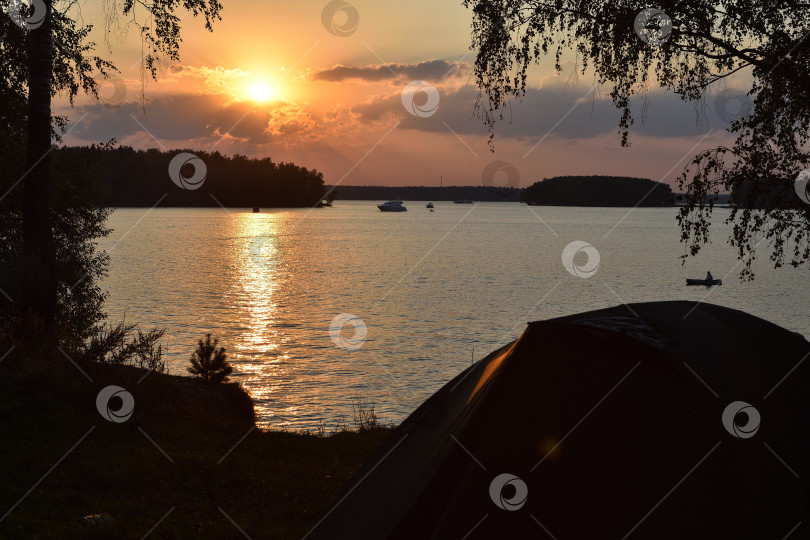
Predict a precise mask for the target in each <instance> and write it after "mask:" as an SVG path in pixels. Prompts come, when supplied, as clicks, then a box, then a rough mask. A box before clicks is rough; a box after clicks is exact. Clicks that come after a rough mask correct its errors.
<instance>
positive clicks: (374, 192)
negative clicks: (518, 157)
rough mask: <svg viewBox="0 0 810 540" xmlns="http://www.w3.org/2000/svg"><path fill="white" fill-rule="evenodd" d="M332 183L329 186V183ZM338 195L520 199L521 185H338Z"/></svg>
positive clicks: (369, 198) (373, 198)
mask: <svg viewBox="0 0 810 540" xmlns="http://www.w3.org/2000/svg"><path fill="white" fill-rule="evenodd" d="M327 187H330V186H327ZM336 189H337V198H338V199H342V200H344V201H377V200H379V201H382V200H386V201H388V200H392V199H402V200H408V201H455V200H459V199H470V200H473V201H498V202H518V201H520V193H521V191H522V190H521V189H519V188H509V187H494V186H446V187H426V186H405V187H390V186H338V187H337V188H336Z"/></svg>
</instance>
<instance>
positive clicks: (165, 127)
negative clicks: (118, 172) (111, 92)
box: [71, 94, 312, 144]
mask: <svg viewBox="0 0 810 540" xmlns="http://www.w3.org/2000/svg"><path fill="white" fill-rule="evenodd" d="M77 110H78V112H79V113H80V114H85V116H84V118H83V120H82V122H81V124H80V125H79V126H77V127H76V128H75V129H74V130H73V131H71V135H72V136H74V137H76V138H78V139H81V140H84V141H88V142H96V141H105V140H109V139H110V138H115V139H118V140H122V139H124V138H126V137H128V136H130V135H134V134H136V133H138V132H141V131H144V130H147V131H148V133H149V134H151V136H153V137H154V138H156V139H157V140H158V141H160V142H161V143H162V144H165V141H185V140H190V139H218V138H220V137H222V136H223V135H225V134H226V133H227V134H229V135H230V136H232V137H236V138H239V139H243V140H244V141H245V142H249V143H266V142H270V141H271V140H272V139H273V137H274V136H275V135H277V134H292V133H297V134H300V133H301V132H302V131H305V130H307V129H308V128H309V127H310V126H311V123H312V121H311V119H310V118H309V116H308V115H307V114H306V113H303V112H302V111H301V110H300V109H297V108H296V107H295V106H294V105H291V104H288V103H285V102H281V101H279V102H273V103H269V104H266V105H261V106H256V105H255V104H253V103H251V102H228V98H227V97H226V96H223V95H212V94H200V95H193V94H175V95H172V96H165V97H159V98H156V99H154V100H152V101H150V102H149V103H148V104H147V105H146V112H145V113H144V109H143V108H142V107H141V105H140V103H134V102H132V103H124V104H122V105H120V106H117V107H110V106H103V105H88V106H84V107H78V108H77Z"/></svg>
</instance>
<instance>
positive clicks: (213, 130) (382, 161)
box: [55, 0, 742, 187]
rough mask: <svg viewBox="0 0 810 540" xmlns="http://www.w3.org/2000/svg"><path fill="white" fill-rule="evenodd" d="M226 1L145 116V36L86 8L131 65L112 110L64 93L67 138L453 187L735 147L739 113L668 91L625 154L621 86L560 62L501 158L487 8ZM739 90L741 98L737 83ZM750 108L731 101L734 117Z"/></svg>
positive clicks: (635, 166)
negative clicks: (487, 95) (486, 80)
mask: <svg viewBox="0 0 810 540" xmlns="http://www.w3.org/2000/svg"><path fill="white" fill-rule="evenodd" d="M222 3H223V5H224V9H223V12H222V21H220V22H218V23H216V24H215V26H214V32H213V33H209V32H207V31H206V30H205V29H204V28H203V24H202V22H201V21H200V20H199V19H194V18H193V17H192V16H191V15H187V16H185V17H184V18H183V20H182V23H181V24H182V28H183V30H182V32H183V33H182V37H183V43H182V46H181V51H180V54H181V62H180V63H177V64H170V63H166V64H165V65H164V66H163V67H162V68H161V74H160V77H159V80H158V81H157V82H154V81H152V80H149V81H148V83H147V86H146V100H147V103H146V110H145V112H144V110H143V107H142V106H141V102H140V91H141V81H140V72H139V58H140V43H139V39H138V35H137V32H136V31H135V29H134V28H130V29H129V30H128V31H127V29H126V27H123V28H122V29H121V31H119V32H114V33H113V34H111V35H112V36H113V37H112V39H111V40H110V43H109V46H108V45H107V44H106V43H105V40H104V24H103V17H102V13H101V8H100V7H99V6H98V4H102V3H101V2H86V3H85V4H84V5H83V7H82V8H81V10H82V17H83V19H84V21H85V22H86V23H90V24H94V26H95V28H94V30H93V33H92V37H93V39H94V41H96V42H97V44H98V46H97V52H98V53H99V54H100V55H101V56H103V57H105V58H108V59H110V60H112V61H113V62H114V63H115V64H116V65H117V67H118V68H119V69H120V71H121V73H120V77H121V80H122V82H120V83H119V82H115V83H113V82H106V83H104V84H103V85H102V89H101V95H102V98H103V101H102V102H101V103H99V102H98V101H95V100H93V99H91V98H89V97H83V98H80V99H79V100H77V102H76V105H75V107H74V108H73V109H72V110H71V109H70V108H69V106H68V105H67V103H66V101H65V100H64V99H59V100H57V102H56V104H55V109H56V111H57V112H58V113H62V114H67V115H68V116H69V117H70V119H71V121H73V122H78V124H77V125H76V126H75V127H74V128H73V129H72V130H71V132H70V133H69V135H68V136H67V137H66V139H65V142H66V143H67V144H75V145H80V144H91V143H97V142H102V141H107V140H109V139H111V138H115V139H116V140H117V141H118V142H119V143H120V144H125V145H130V146H133V147H136V148H150V147H156V148H164V149H174V148H191V149H201V150H212V149H215V150H219V151H220V152H222V153H225V154H234V153H241V154H246V155H249V156H256V157H264V156H269V157H271V158H272V159H273V160H275V161H292V162H295V163H297V164H300V165H303V166H306V167H309V168H315V169H318V170H320V171H322V172H323V173H324V175H325V179H326V182H327V183H328V184H334V183H337V182H341V183H343V184H345V185H364V184H369V185H438V183H439V177H440V175H441V176H443V177H444V183H445V185H477V184H480V183H481V174H482V171H483V169H484V168H485V167H486V165H487V164H489V163H490V162H491V161H493V160H496V159H498V160H503V161H507V162H509V163H511V164H512V165H514V166H515V167H516V168H517V170H518V171H519V173H520V184H519V185H520V187H526V186H528V185H530V184H532V183H533V182H535V181H536V180H539V179H542V178H544V177H551V176H556V175H563V174H611V175H628V176H643V177H648V178H652V179H654V180H662V181H668V182H670V183H671V182H672V181H673V180H674V179H675V178H676V177H677V175H678V174H679V173H680V172H681V170H682V167H683V165H684V164H685V163H686V161H687V160H688V158H689V157H691V156H693V155H694V154H695V153H696V152H697V151H699V150H700V149H703V148H707V147H710V146H714V145H717V144H718V143H720V142H721V141H725V142H729V140H730V139H729V137H728V134H727V133H726V132H725V131H724V130H725V127H726V126H727V123H726V122H724V120H723V117H724V116H726V117H727V116H728V114H729V113H723V112H721V113H720V114H716V113H715V112H714V111H713V107H714V106H715V104H716V103H717V100H712V99H708V100H707V102H706V109H705V111H704V113H705V116H706V118H705V120H704V122H703V123H702V124H701V123H699V122H698V116H697V113H696V109H695V106H694V105H693V104H685V103H683V102H681V101H680V100H679V98H678V97H677V96H675V95H673V94H670V93H664V92H662V91H660V90H656V89H653V91H652V92H651V94H650V96H649V99H648V114H647V117H646V120H645V122H644V123H643V124H642V122H641V119H640V118H637V122H636V126H635V128H634V130H633V132H632V133H631V143H632V148H630V149H625V148H621V146H620V144H619V136H618V135H617V121H618V118H619V112H618V111H617V110H616V109H615V108H614V107H613V105H612V103H611V102H610V100H609V99H608V97H607V93H608V91H609V88H605V87H603V88H601V89H599V90H597V91H595V92H593V91H591V88H592V85H593V80H592V78H591V77H589V76H584V77H583V76H580V77H579V78H578V80H577V78H576V77H574V76H571V73H572V69H573V64H572V63H571V62H570V61H571V60H572V59H571V58H569V59H567V60H568V63H566V64H565V66H564V68H565V73H563V74H562V75H560V76H558V75H555V74H554V72H553V70H552V69H551V65H550V63H546V64H544V65H541V66H539V67H538V68H536V69H535V70H534V71H533V73H532V76H531V78H530V85H531V88H530V90H529V92H528V94H527V96H526V98H525V99H524V100H523V102H522V103H514V104H513V106H512V108H511V111H510V110H507V111H506V118H505V120H504V121H503V122H501V123H500V124H499V125H498V127H497V129H496V151H495V153H494V154H493V153H491V152H490V151H489V149H488V147H487V132H486V128H485V127H484V125H483V124H482V123H481V121H480V120H479V119H477V118H474V117H473V103H474V101H475V97H476V94H477V89H476V87H475V86H474V84H473V79H472V75H471V73H470V62H472V60H473V58H474V53H473V52H471V51H470V50H469V44H470V22H471V14H470V12H469V11H468V10H467V9H465V8H464V7H463V6H462V5H461V1H460V0H453V1H449V2H442V3H436V2H430V1H427V0H417V1H411V2H407V3H404V2H401V3H400V2H380V1H375V2H374V1H370V0H369V1H360V0H354V1H353V2H352V3H351V5H350V6H348V7H344V8H343V9H342V10H338V11H337V12H336V13H335V14H334V16H333V17H329V13H328V12H326V14H325V13H324V10H325V8H328V6H334V4H330V3H329V2H326V1H323V0H305V1H296V2H266V1H253V0H240V1H239V2H235V1H229V0H223V2H222ZM183 13H184V12H180V13H179V14H180V15H183ZM354 13H356V15H357V19H358V20H357V24H356V28H355V25H354V22H355V20H354V18H353V14H354ZM325 21H326V22H325ZM329 21H332V24H333V25H334V26H332V29H333V31H334V33H333V32H330V31H329V28H328V27H329V24H328V22H329ZM335 34H347V35H335ZM413 81H424V82H425V83H428V84H429V85H431V86H432V87H433V88H435V91H434V90H431V89H428V90H427V92H423V91H418V92H416V93H414V94H412V97H413V98H414V99H413V102H414V104H415V106H414V107H413V108H412V109H411V111H410V112H409V111H408V110H407V109H406V106H405V104H404V103H403V90H404V89H405V88H406V87H407V86H408V85H409V84H410V83H412V82H413ZM728 86H729V89H728V90H727V91H726V92H727V93H734V92H736V91H737V90H736V89H735V87H734V82H729V83H728ZM739 87H742V85H740V86H739ZM408 95H409V94H407V92H406V97H407V96H408ZM436 100H438V105H437V106H436ZM405 101H406V102H407V100H405ZM732 101H733V100H732ZM734 106H735V105H734V103H731V104H730V105H729V104H726V107H727V108H728V107H731V109H732V113H733V107H734ZM637 110H638V111H639V112H640V111H641V103H640V102H639V103H638V104H637ZM637 116H638V115H637ZM712 130H713V131H712ZM505 181H506V177H505V176H504V178H500V177H496V178H495V181H494V184H495V185H498V184H499V182H500V183H501V184H503V183H505Z"/></svg>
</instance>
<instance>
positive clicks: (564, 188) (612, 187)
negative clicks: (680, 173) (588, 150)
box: [521, 176, 674, 206]
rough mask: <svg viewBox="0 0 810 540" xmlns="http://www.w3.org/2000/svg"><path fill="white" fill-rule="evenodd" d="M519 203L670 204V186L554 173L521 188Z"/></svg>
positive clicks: (658, 183) (631, 180)
mask: <svg viewBox="0 0 810 540" xmlns="http://www.w3.org/2000/svg"><path fill="white" fill-rule="evenodd" d="M521 202H525V203H527V204H530V205H544V206H671V205H672V204H673V202H674V198H673V194H672V188H670V187H669V186H668V185H667V184H664V183H661V182H656V181H654V180H649V179H647V178H631V177H627V176H556V177H554V178H544V179H543V180H541V181H539V182H535V183H534V184H532V185H531V186H529V187H527V188H526V189H524V190H523V193H522V194H521Z"/></svg>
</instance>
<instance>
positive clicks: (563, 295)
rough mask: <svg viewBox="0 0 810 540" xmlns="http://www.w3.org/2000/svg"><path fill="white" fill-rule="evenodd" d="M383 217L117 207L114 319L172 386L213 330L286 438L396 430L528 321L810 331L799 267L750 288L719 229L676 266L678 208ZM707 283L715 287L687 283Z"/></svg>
mask: <svg viewBox="0 0 810 540" xmlns="http://www.w3.org/2000/svg"><path fill="white" fill-rule="evenodd" d="M375 204H376V203H374V202H371V201H368V202H366V201H338V202H337V204H336V206H334V207H332V208H322V209H315V210H307V209H293V210H286V209H281V210H263V211H262V212H261V213H258V214H254V213H251V212H249V211H236V210H230V211H228V210H224V209H154V210H151V211H149V210H147V209H121V210H118V211H116V212H115V213H114V214H113V215H112V217H111V218H110V226H111V227H112V228H113V229H114V232H113V234H112V235H111V236H110V238H108V239H106V240H105V242H103V244H102V247H104V248H105V249H107V250H108V251H109V253H110V256H111V267H110V275H109V277H108V278H107V279H106V280H105V282H104V287H105V289H107V290H109V292H110V298H109V301H108V303H107V310H108V312H109V314H110V319H111V320H112V321H114V322H116V321H118V320H120V319H121V317H122V316H123V315H124V314H126V318H127V321H129V322H136V323H139V324H140V325H141V326H142V327H152V326H157V327H161V328H166V336H165V342H166V343H167V344H168V347H169V349H168V359H169V362H170V372H171V373H176V374H184V373H185V369H186V367H187V365H188V358H189V357H190V356H191V353H192V351H193V350H194V348H195V346H196V340H197V339H198V338H200V337H201V336H203V335H204V334H205V333H206V332H211V333H212V334H213V335H214V336H215V337H218V338H219V339H220V341H221V344H222V345H224V346H225V347H226V348H227V349H228V353H229V356H230V360H231V362H232V364H233V365H234V374H233V379H234V380H236V381H238V382H240V383H241V384H242V385H244V387H245V388H246V389H247V390H248V392H250V394H251V395H252V396H253V398H254V399H255V402H256V406H257V412H258V415H259V421H260V425H261V426H262V427H264V428H276V429H278V428H288V429H313V428H316V427H317V426H318V425H319V424H320V423H322V422H323V423H324V424H325V426H326V428H327V430H329V429H332V428H334V427H335V426H336V425H338V424H340V423H341V422H346V423H348V424H351V419H352V403H353V401H354V400H357V399H360V400H362V401H365V402H367V403H370V404H373V405H374V406H375V409H376V412H377V414H378V416H379V417H380V418H381V419H382V420H383V421H392V422H396V423H398V422H400V421H401V420H403V419H404V418H405V417H406V416H407V415H408V414H410V413H411V412H412V411H413V410H414V409H415V408H416V407H417V406H418V405H419V404H421V403H422V402H423V401H424V400H425V399H426V398H427V397H428V396H430V395H431V394H432V393H433V392H435V391H436V390H437V389H439V388H440V387H441V386H442V385H443V384H445V383H446V382H447V381H448V380H450V379H451V378H452V377H454V376H455V375H456V374H458V373H459V372H460V371H461V370H463V369H465V368H466V367H467V366H469V365H470V363H471V361H472V360H477V359H479V358H481V357H483V356H485V355H486V354H488V353H489V352H490V351H492V350H494V349H495V348H497V347H499V346H501V345H503V344H505V343H507V342H509V341H511V340H513V339H515V338H516V337H517V336H519V335H520V333H521V332H522V330H523V328H524V326H525V324H526V323H527V322H528V321H533V320H538V319H545V318H550V317H557V316H561V315H568V314H572V313H577V312H582V311H586V310H591V309H598V308H602V307H608V306H613V305H617V304H619V303H622V302H626V303H632V302H640V301H651V300H674V299H680V300H684V299H685V300H705V301H707V302H712V303H716V304H720V305H724V306H729V307H734V308H738V309H742V310H745V311H747V312H749V313H752V314H754V315H757V316H759V317H763V318H765V319H768V320H771V321H773V322H775V323H777V324H780V325H782V326H784V327H786V328H788V329H790V330H794V331H797V332H799V333H801V334H803V335H805V336H810V313H808V310H807V306H808V305H810V289H808V287H807V277H808V276H807V270H806V269H805V270H801V269H799V270H796V269H793V268H784V269H779V270H774V269H772V268H770V267H769V265H768V264H767V260H768V259H767V253H765V252H763V253H761V258H762V259H763V261H762V262H761V264H758V265H757V266H756V269H757V273H758V275H757V279H756V281H754V282H753V283H744V282H741V281H740V280H739V277H738V275H739V269H740V266H741V265H740V263H738V261H737V259H736V257H735V252H734V251H733V250H732V249H731V248H730V247H729V246H728V245H727V244H726V240H725V239H726V238H727V236H728V232H729V228H728V227H726V226H725V225H717V226H715V227H714V228H713V230H712V231H713V239H714V244H713V245H711V246H709V247H707V248H706V249H705V251H704V252H703V253H701V255H700V256H699V257H698V258H697V259H690V260H688V261H687V263H686V265H685V266H681V260H680V259H679V255H681V254H682V253H683V247H682V246H681V244H680V243H679V241H678V238H679V230H678V227H677V225H676V222H675V214H676V212H677V210H676V209H672V208H667V209H636V210H633V211H632V212H629V209H626V208H566V207H528V206H523V205H519V204H515V203H478V204H476V205H455V204H452V203H449V202H438V203H435V204H436V210H435V212H429V211H428V210H426V209H425V203H424V202H421V203H420V202H406V206H407V207H408V209H409V211H408V212H402V213H381V212H379V211H378V210H377V208H376V207H375ZM628 212H629V214H628ZM727 212H728V211H727V210H722V209H721V210H717V211H716V215H715V218H716V219H715V222H716V223H719V222H721V221H722V217H725V216H726V215H727ZM573 241H584V242H588V243H589V244H590V245H592V246H593V247H594V248H595V250H596V251H597V252H598V263H599V264H598V267H597V268H596V271H595V273H593V275H592V276H591V277H589V278H583V277H577V276H575V275H573V274H571V273H569V272H568V271H567V270H566V268H565V267H564V266H563V262H562V254H563V250H564V248H565V247H566V246H567V245H568V244H569V243H571V242H573ZM586 251H587V250H585V252H580V253H579V254H578V255H577V256H576V257H575V258H574V263H575V264H576V265H577V266H578V267H579V268H580V269H581V270H580V273H582V272H588V271H589V266H593V265H592V263H594V262H595V258H594V252H593V251H592V252H591V254H592V257H591V259H590V260H588V256H587V253H586ZM707 270H711V271H712V273H713V274H714V276H715V277H720V278H723V286H722V287H714V288H712V289H706V288H705V287H686V286H685V284H684V283H685V278H687V277H696V278H702V277H703V276H704V275H705V274H706V271H707ZM341 314H350V315H352V316H354V317H357V318H358V319H360V320H361V321H362V325H361V331H362V330H363V329H365V330H366V332H367V333H366V335H365V340H364V341H359V337H361V335H360V334H357V336H356V338H355V339H353V338H354V336H355V329H354V325H355V324H356V323H358V320H357V319H354V320H352V321H351V322H350V323H349V324H347V325H346V326H344V328H343V332H342V334H338V335H336V336H335V339H333V338H332V336H331V335H330V324H331V323H332V321H333V320H334V319H335V317H337V316H339V315H341ZM344 317H348V316H347V315H344ZM338 344H342V345H343V346H342V347H339V346H338Z"/></svg>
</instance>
